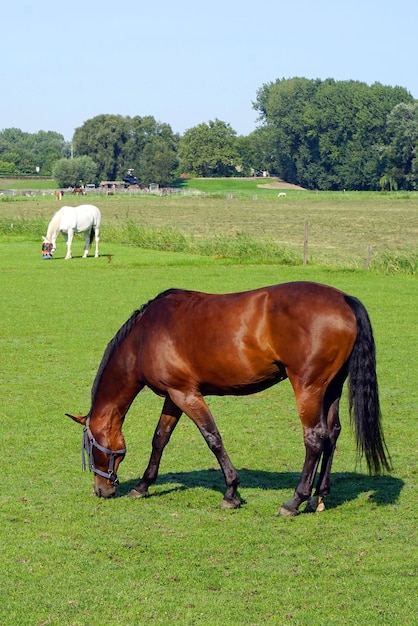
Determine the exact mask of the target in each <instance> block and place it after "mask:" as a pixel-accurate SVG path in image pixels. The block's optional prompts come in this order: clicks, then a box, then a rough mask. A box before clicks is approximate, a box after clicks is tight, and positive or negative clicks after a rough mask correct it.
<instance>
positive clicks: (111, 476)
mask: <svg viewBox="0 0 418 626" xmlns="http://www.w3.org/2000/svg"><path fill="white" fill-rule="evenodd" d="M93 448H97V449H98V450H100V452H104V453H105V454H109V455H110V459H109V469H108V470H107V473H106V472H102V470H99V469H97V467H95V465H94V457H93ZM84 452H87V458H88V463H89V470H90V472H94V473H95V474H97V475H98V476H102V477H103V478H107V480H110V481H111V482H112V483H113V484H114V485H117V484H118V483H119V480H118V478H117V476H116V474H115V471H114V470H115V458H116V457H117V456H120V455H122V454H126V448H122V449H121V450H109V449H108V448H104V447H103V446H101V445H100V443H99V442H98V441H96V439H95V438H94V435H93V433H92V432H91V430H90V418H87V421H86V425H85V427H84V434H83V441H82V446H81V463H82V468H83V470H85V469H86V459H85V456H84Z"/></svg>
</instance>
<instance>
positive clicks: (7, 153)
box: [0, 128, 65, 175]
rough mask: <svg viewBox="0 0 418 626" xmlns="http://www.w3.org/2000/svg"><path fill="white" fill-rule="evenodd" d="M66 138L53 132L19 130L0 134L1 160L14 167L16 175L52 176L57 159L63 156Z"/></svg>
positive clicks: (8, 130)
mask: <svg viewBox="0 0 418 626" xmlns="http://www.w3.org/2000/svg"><path fill="white" fill-rule="evenodd" d="M64 149H65V141H64V137H63V136H62V135H60V134H59V133H55V132H53V131H43V130H41V131H39V132H38V133H25V132H23V131H22V130H20V129H19V128H6V129H4V130H3V131H1V132H0V160H1V161H3V162H6V163H10V164H12V165H13V167H12V169H13V170H14V172H15V173H16V174H34V173H35V172H36V171H38V170H37V168H39V173H40V174H43V175H50V174H51V172H52V167H53V164H54V162H55V161H56V160H57V159H60V158H61V157H62V156H63V152H64Z"/></svg>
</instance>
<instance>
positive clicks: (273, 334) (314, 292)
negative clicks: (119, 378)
mask: <svg viewBox="0 0 418 626" xmlns="http://www.w3.org/2000/svg"><path fill="white" fill-rule="evenodd" d="M139 327H140V330H139V332H140V334H141V346H142V350H141V352H142V357H143V359H142V366H141V368H143V369H144V371H148V372H150V373H151V376H152V377H155V376H156V375H157V370H159V373H158V375H159V376H160V377H161V372H162V371H163V372H164V376H165V377H166V379H167V380H168V379H169V378H170V375H174V372H178V373H179V374H180V375H186V374H187V375H190V378H191V379H193V380H196V381H197V384H200V385H202V386H204V387H205V386H206V388H207V389H209V390H211V391H213V388H216V387H217V388H219V390H222V389H224V392H225V393H228V391H227V389H229V388H230V389H233V390H234V392H235V393H236V392H237V389H238V388H239V387H240V386H242V389H243V393H245V391H244V390H245V389H249V388H251V387H254V388H255V389H257V388H258V387H259V388H262V387H263V386H269V385H270V384H274V383H275V382H278V380H282V379H283V378H285V377H286V375H287V374H286V372H288V371H289V370H290V371H293V372H295V373H297V375H299V374H300V375H302V371H304V372H305V371H306V367H307V365H306V364H308V365H309V361H310V360H311V357H312V355H317V354H319V353H320V354H321V359H317V362H318V363H319V364H320V365H321V366H322V365H324V362H325V360H327V361H329V363H331V362H332V361H333V360H335V359H337V360H338V361H339V362H341V364H342V363H343V362H344V360H345V359H346V358H348V356H349V354H350V353H351V350H352V346H353V343H354V340H355V336H356V324H355V316H354V314H353V313H352V311H351V309H350V307H349V305H348V304H347V303H346V301H345V299H344V294H343V293H342V292H340V291H338V290H336V289H334V288H332V287H327V286H325V285H319V284H317V283H308V282H306V283H304V282H300V283H284V284H281V285H275V286H270V287H264V288H261V289H255V290H252V291H247V292H240V293H232V294H222V295H217V294H206V293H201V292H194V291H184V290H170V291H168V292H167V293H165V294H162V295H161V296H160V297H157V298H156V299H155V300H153V301H151V302H150V303H149V305H148V307H147V308H146V310H145V312H144V315H143V318H142V319H141V322H140V324H139ZM304 368H305V369H304ZM154 382H155V381H154Z"/></svg>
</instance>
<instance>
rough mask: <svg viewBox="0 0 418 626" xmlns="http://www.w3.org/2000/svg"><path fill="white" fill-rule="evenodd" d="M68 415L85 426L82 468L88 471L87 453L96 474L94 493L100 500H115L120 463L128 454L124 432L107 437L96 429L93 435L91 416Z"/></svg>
mask: <svg viewBox="0 0 418 626" xmlns="http://www.w3.org/2000/svg"><path fill="white" fill-rule="evenodd" d="M66 415H67V416H68V417H71V419H73V420H74V421H75V422H78V423H79V424H82V425H83V426H84V433H83V447H82V466H83V469H86V462H85V453H86V454H87V461H88V466H89V470H90V471H91V472H93V473H94V493H95V494H96V496H99V498H113V497H114V496H115V495H116V488H115V485H116V484H117V483H118V482H119V481H118V478H117V470H118V467H119V463H120V462H121V461H122V460H123V459H124V457H125V454H126V447H125V440H124V439H123V435H122V432H121V431H119V432H118V433H114V434H113V435H112V434H110V435H108V434H106V435H105V434H104V433H102V432H100V431H99V430H97V431H96V429H94V434H93V432H92V430H91V427H90V417H89V416H81V415H70V414H69V413H67V414H66Z"/></svg>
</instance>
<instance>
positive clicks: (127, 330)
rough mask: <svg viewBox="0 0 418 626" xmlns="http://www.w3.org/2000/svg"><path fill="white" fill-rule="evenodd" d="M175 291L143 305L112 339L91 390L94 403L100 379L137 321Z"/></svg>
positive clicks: (161, 294) (163, 294) (168, 291)
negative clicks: (152, 304)
mask: <svg viewBox="0 0 418 626" xmlns="http://www.w3.org/2000/svg"><path fill="white" fill-rule="evenodd" d="M175 291H178V290H177V289H166V291H162V292H161V293H159V294H158V295H157V296H156V297H155V298H152V299H151V300H149V301H148V302H146V303H145V304H143V305H142V306H141V307H140V308H139V309H137V310H136V311H134V312H133V313H132V315H131V317H130V318H129V319H128V320H126V322H125V323H124V324H123V325H122V326H121V327H120V328H119V330H118V332H117V333H116V335H115V336H114V337H113V339H111V341H110V342H109V343H108V344H107V347H106V350H105V351H104V354H103V357H102V360H101V363H100V365H99V369H98V370H97V374H96V377H95V379H94V383H93V387H92V390H91V395H92V402H94V399H95V397H96V393H97V387H98V385H99V382H100V379H101V377H102V375H103V372H104V370H105V369H106V366H107V364H108V363H109V360H110V358H111V357H112V355H113V353H114V351H115V349H116V348H117V347H118V346H119V345H120V343H121V342H122V341H123V340H124V339H125V337H127V336H128V335H129V333H130V332H131V330H132V328H133V326H134V325H135V323H136V322H137V320H138V319H139V318H141V317H142V315H143V314H144V312H145V310H146V309H147V308H148V306H149V305H150V304H151V302H155V300H159V299H160V298H164V297H165V296H167V295H168V294H170V293H172V292H175Z"/></svg>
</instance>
